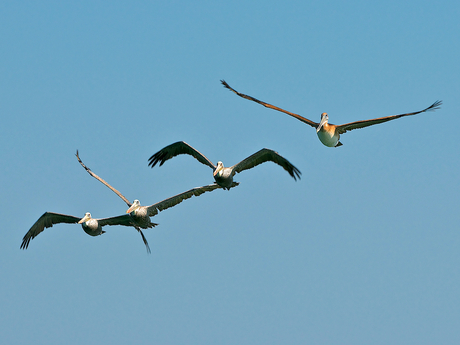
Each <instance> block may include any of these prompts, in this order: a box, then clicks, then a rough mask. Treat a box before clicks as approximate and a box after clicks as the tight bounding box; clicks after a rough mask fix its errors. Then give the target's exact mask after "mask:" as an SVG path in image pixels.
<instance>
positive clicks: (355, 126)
mask: <svg viewBox="0 0 460 345" xmlns="http://www.w3.org/2000/svg"><path fill="white" fill-rule="evenodd" d="M441 104H442V101H436V102H434V103H433V104H432V105H430V106H429V107H428V108H426V109H423V110H420V111H416V112H415V113H407V114H400V115H391V116H385V117H379V118H377V119H372V120H363V121H356V122H350V123H346V124H344V125H340V126H337V127H336V128H337V129H336V130H337V132H338V133H339V134H343V133H345V132H347V131H351V130H353V129H359V128H364V127H368V126H372V125H377V124H379V123H383V122H387V121H391V120H396V119H399V118H400V117H403V116H410V115H417V114H420V113H424V112H425V111H431V110H436V109H439V108H440V107H441Z"/></svg>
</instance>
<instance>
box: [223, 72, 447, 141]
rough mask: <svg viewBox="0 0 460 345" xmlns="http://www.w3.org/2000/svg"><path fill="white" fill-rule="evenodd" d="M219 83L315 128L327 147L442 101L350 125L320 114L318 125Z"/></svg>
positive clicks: (431, 108)
mask: <svg viewBox="0 0 460 345" xmlns="http://www.w3.org/2000/svg"><path fill="white" fill-rule="evenodd" d="M220 82H221V83H222V84H223V85H224V87H226V88H227V89H229V90H231V91H233V92H234V93H236V94H237V95H238V96H240V97H243V98H246V99H249V100H250V101H254V102H257V103H259V104H261V105H263V106H264V107H267V108H270V109H274V110H278V111H281V112H283V113H285V114H288V115H291V116H293V117H295V118H296V119H298V120H300V121H302V122H304V123H306V124H307V125H310V126H312V127H314V128H316V134H317V135H318V138H319V140H320V141H321V142H322V143H323V144H324V145H326V146H328V147H338V146H341V145H342V143H341V142H340V141H339V139H340V134H343V133H345V132H347V131H351V130H353V129H358V128H364V127H368V126H372V125H376V124H379V123H383V122H387V121H391V120H395V119H399V118H400V117H403V116H409V115H416V114H420V113H424V112H425V111H429V110H436V109H439V108H440V106H441V104H442V101H436V102H434V103H433V104H432V105H430V106H429V107H428V108H426V109H423V110H420V111H416V112H414V113H407V114H400V115H391V116H385V117H379V118H376V119H371V120H363V121H356V122H350V123H346V124H344V125H333V124H331V123H328V120H329V117H328V115H327V113H322V114H321V121H320V122H319V123H318V122H314V121H311V120H309V119H306V118H305V117H303V116H300V115H298V114H295V113H291V112H289V111H287V110H284V109H281V108H278V107H276V106H274V105H271V104H268V103H265V102H262V101H259V100H258V99H256V98H254V97H251V96H248V95H245V94H243V93H240V92H238V91H236V90H235V89H233V88H232V87H230V85H228V84H227V82H226V81H225V80H221V81H220Z"/></svg>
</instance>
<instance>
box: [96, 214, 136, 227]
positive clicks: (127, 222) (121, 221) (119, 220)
mask: <svg viewBox="0 0 460 345" xmlns="http://www.w3.org/2000/svg"><path fill="white" fill-rule="evenodd" d="M97 221H98V222H99V224H100V225H101V226H105V225H124V226H135V223H134V222H133V220H132V218H131V216H130V215H129V214H123V215H121V216H116V217H109V218H100V219H97Z"/></svg>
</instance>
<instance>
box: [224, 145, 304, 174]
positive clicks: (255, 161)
mask: <svg viewBox="0 0 460 345" xmlns="http://www.w3.org/2000/svg"><path fill="white" fill-rule="evenodd" d="M268 161H271V162H273V163H276V164H278V165H279V166H281V167H283V169H284V170H286V171H287V172H288V173H289V175H291V176H292V177H293V178H294V180H296V179H297V178H299V179H300V174H301V172H300V171H299V169H297V168H296V167H295V166H294V165H292V163H291V162H289V161H288V160H287V159H286V158H284V157H283V156H280V155H279V154H278V153H277V152H275V151H273V150H270V149H262V150H260V151H258V152H256V153H254V154H253V155H251V156H249V157H248V158H246V159H244V160H242V161H241V162H239V163H238V164H235V165H234V166H232V167H231V169H233V171H234V172H237V173H239V172H241V171H243V170H247V169H251V168H254V167H255V166H256V165H259V164H262V163H265V162H268Z"/></svg>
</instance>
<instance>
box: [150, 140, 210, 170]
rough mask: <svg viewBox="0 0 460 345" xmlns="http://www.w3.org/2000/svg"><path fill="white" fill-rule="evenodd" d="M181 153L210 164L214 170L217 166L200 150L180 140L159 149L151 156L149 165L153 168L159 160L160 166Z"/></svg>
mask: <svg viewBox="0 0 460 345" xmlns="http://www.w3.org/2000/svg"><path fill="white" fill-rule="evenodd" d="M181 154H187V155H190V156H193V157H195V158H196V159H197V160H198V161H199V162H200V163H202V164H205V165H207V166H209V167H210V168H212V169H213V170H214V169H215V168H216V166H215V165H214V164H213V163H212V162H211V161H210V160H209V159H208V158H207V157H206V156H205V155H204V154H202V153H201V152H200V151H198V150H195V149H194V148H193V147H191V146H190V145H189V144H187V143H186V142H185V141H178V142H177V143H174V144H171V145H168V146H166V147H164V148H162V149H161V150H160V151H158V152H157V153H155V154H154V155H152V156H151V157H150V158H149V166H150V167H152V168H153V167H154V166H155V165H156V164H157V163H158V162H159V163H160V166H162V165H163V163H164V162H166V161H167V160H168V159H171V158H173V157H175V156H178V155H181Z"/></svg>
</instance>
